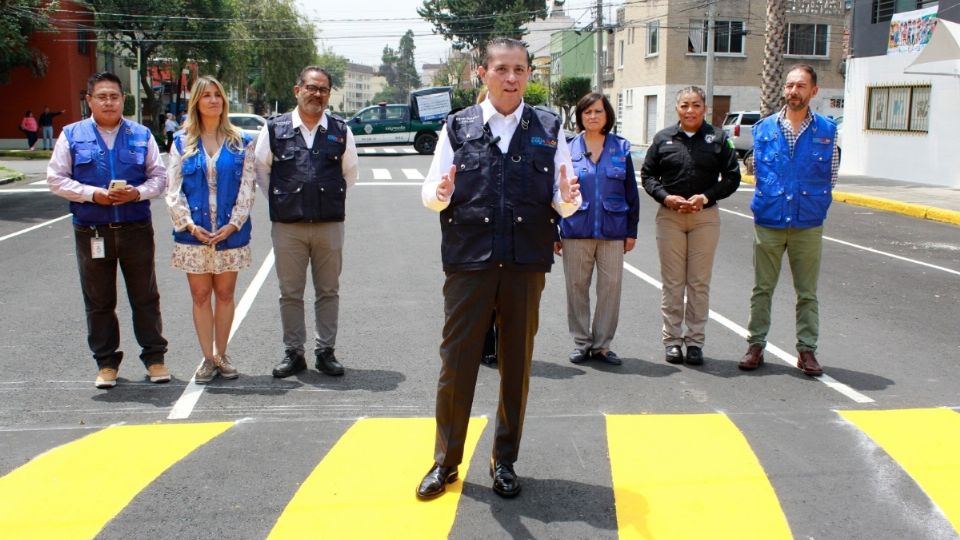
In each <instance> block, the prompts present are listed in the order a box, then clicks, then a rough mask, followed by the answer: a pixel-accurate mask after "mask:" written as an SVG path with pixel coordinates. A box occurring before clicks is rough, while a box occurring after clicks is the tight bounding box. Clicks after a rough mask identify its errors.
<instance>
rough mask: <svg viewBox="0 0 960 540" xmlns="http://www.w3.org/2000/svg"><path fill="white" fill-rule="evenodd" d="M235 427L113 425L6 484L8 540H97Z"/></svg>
mask: <svg viewBox="0 0 960 540" xmlns="http://www.w3.org/2000/svg"><path fill="white" fill-rule="evenodd" d="M232 425H233V422H218V423H206V424H161V425H142V426H115V427H110V428H107V429H104V430H101V431H98V432H96V433H92V434H90V435H87V436H86V437H83V438H81V439H78V440H76V441H73V442H71V443H68V444H65V445H63V446H61V447H59V448H55V449H53V450H51V451H49V452H47V453H45V454H41V455H40V456H38V457H36V458H34V459H33V460H32V461H30V462H29V463H27V464H26V465H23V466H22V467H20V468H18V469H15V470H14V471H13V472H11V473H10V474H8V475H6V476H4V477H3V478H0V501H3V503H2V504H0V531H2V534H0V536H3V537H5V538H17V539H23V540H26V539H41V538H43V539H47V538H49V539H58V540H60V539H64V538H70V539H76V538H93V537H94V536H96V534H97V533H98V532H99V531H100V530H101V529H102V528H103V526H104V525H106V523H107V522H108V521H110V520H111V519H113V517H114V516H115V515H117V514H118V513H119V512H120V511H121V510H123V508H124V507H125V506H126V505H127V504H129V503H130V501H131V500H132V499H133V498H134V497H135V496H136V495H137V493H139V492H140V491H141V490H143V488H145V487H146V486H148V485H149V484H150V482H152V481H153V480H154V479H155V478H157V477H158V476H160V475H161V474H162V473H163V472H164V471H165V470H167V469H168V468H169V467H170V466H171V465H173V464H174V463H176V462H177V461H179V460H180V459H182V458H183V457H184V456H186V455H187V454H189V453H190V452H192V451H193V450H194V449H196V448H197V447H199V446H201V445H203V444H205V443H206V442H208V441H210V440H211V439H213V438H214V437H216V436H217V435H220V434H221V433H223V432H224V431H226V430H227V429H229V428H230V426H232Z"/></svg>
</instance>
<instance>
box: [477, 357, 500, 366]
mask: <svg viewBox="0 0 960 540" xmlns="http://www.w3.org/2000/svg"><path fill="white" fill-rule="evenodd" d="M480 363H481V364H483V365H485V366H496V365H497V355H495V354H485V355H483V356H482V357H481V358H480Z"/></svg>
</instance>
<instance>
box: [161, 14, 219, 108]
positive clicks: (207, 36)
mask: <svg viewBox="0 0 960 540" xmlns="http://www.w3.org/2000/svg"><path fill="white" fill-rule="evenodd" d="M183 13H184V14H189V17H183V18H178V19H174V20H173V22H172V24H171V29H170V36H171V38H172V41H170V42H168V43H166V44H164V45H163V47H162V48H161V54H163V55H164V56H168V57H170V58H173V59H175V61H176V71H175V72H174V73H175V76H176V81H177V89H176V95H175V98H174V102H175V106H174V110H175V111H179V110H180V96H181V95H183V93H184V92H183V90H184V89H183V87H182V86H181V85H182V84H183V77H180V76H179V74H180V73H182V72H183V70H184V69H185V68H186V67H187V66H188V65H189V64H190V63H192V62H195V63H196V64H197V66H198V68H199V70H200V72H201V73H202V74H204V75H214V76H215V77H217V79H220V78H221V77H222V76H223V68H224V65H225V63H226V60H227V55H228V54H229V52H230V49H229V45H228V44H229V42H230V28H229V27H227V26H224V24H223V23H222V22H221V21H222V20H224V19H230V18H232V17H233V15H234V10H233V5H232V4H228V3H227V2H226V1H225V0H185V1H184V4H183ZM184 37H198V38H202V39H189V40H183V41H181V40H182V39H183V38H184Z"/></svg>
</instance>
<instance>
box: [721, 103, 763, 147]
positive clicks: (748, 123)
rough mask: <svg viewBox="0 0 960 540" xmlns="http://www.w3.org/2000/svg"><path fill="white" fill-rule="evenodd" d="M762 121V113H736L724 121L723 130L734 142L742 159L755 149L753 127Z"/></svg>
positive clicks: (730, 114)
mask: <svg viewBox="0 0 960 540" xmlns="http://www.w3.org/2000/svg"><path fill="white" fill-rule="evenodd" d="M759 121H760V111H735V112H731V113H728V114H727V117H726V118H724V119H723V130H724V131H726V132H727V137H729V138H730V140H731V141H733V147H734V148H736V149H737V154H738V155H739V156H740V157H741V158H742V157H743V156H744V155H746V153H747V152H748V151H750V150H752V149H753V131H752V128H753V125H754V124H756V123H757V122H759Z"/></svg>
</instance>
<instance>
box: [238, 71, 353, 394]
mask: <svg viewBox="0 0 960 540" xmlns="http://www.w3.org/2000/svg"><path fill="white" fill-rule="evenodd" d="M293 94H294V95H295V96H296V98H297V106H296V108H295V109H294V110H293V111H291V112H288V113H285V114H281V115H280V116H277V117H274V118H271V119H270V120H269V121H268V122H267V127H266V129H264V130H262V131H261V132H260V137H259V139H257V147H256V150H255V154H256V170H257V184H258V185H259V186H260V189H261V191H263V192H264V193H266V194H267V200H268V203H269V206H270V221H272V222H273V224H272V226H271V231H270V236H271V238H272V239H273V249H274V253H275V254H276V264H277V280H278V281H279V282H280V324H281V325H282V327H283V345H284V356H283V359H282V360H281V361H280V363H279V364H277V366H276V367H275V368H274V369H273V376H274V377H278V378H282V377H289V376H291V375H294V374H295V373H299V372H301V371H303V370H305V369H307V361H306V358H305V357H304V352H305V348H304V345H305V343H306V341H307V327H306V321H305V319H304V307H303V291H304V288H305V287H306V284H307V267H310V271H311V274H312V277H313V289H314V291H315V295H316V296H315V300H314V303H313V311H314V315H315V340H314V356H315V359H316V363H315V364H314V365H315V366H316V368H317V370H318V371H320V372H322V373H324V374H326V375H331V376H340V375H343V366H342V365H341V364H340V362H339V361H337V357H336V356H335V355H334V352H333V351H334V348H335V347H336V340H337V323H338V317H339V309H340V270H341V268H342V266H343V238H344V226H343V221H344V218H345V216H346V214H345V207H346V200H347V188H348V187H350V186H352V185H353V184H354V183H355V182H356V181H357V176H358V175H359V170H358V158H357V147H356V144H355V143H354V142H353V133H351V131H350V128H348V127H347V125H346V123H345V122H344V121H343V120H341V119H339V118H337V117H335V116H329V115H327V114H326V112H325V111H326V108H327V102H328V101H329V100H330V75H329V74H328V73H327V72H326V71H325V70H324V69H322V68H320V67H318V66H307V67H305V68H303V71H301V72H300V77H299V79H298V80H297V84H296V85H294V87H293Z"/></svg>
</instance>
